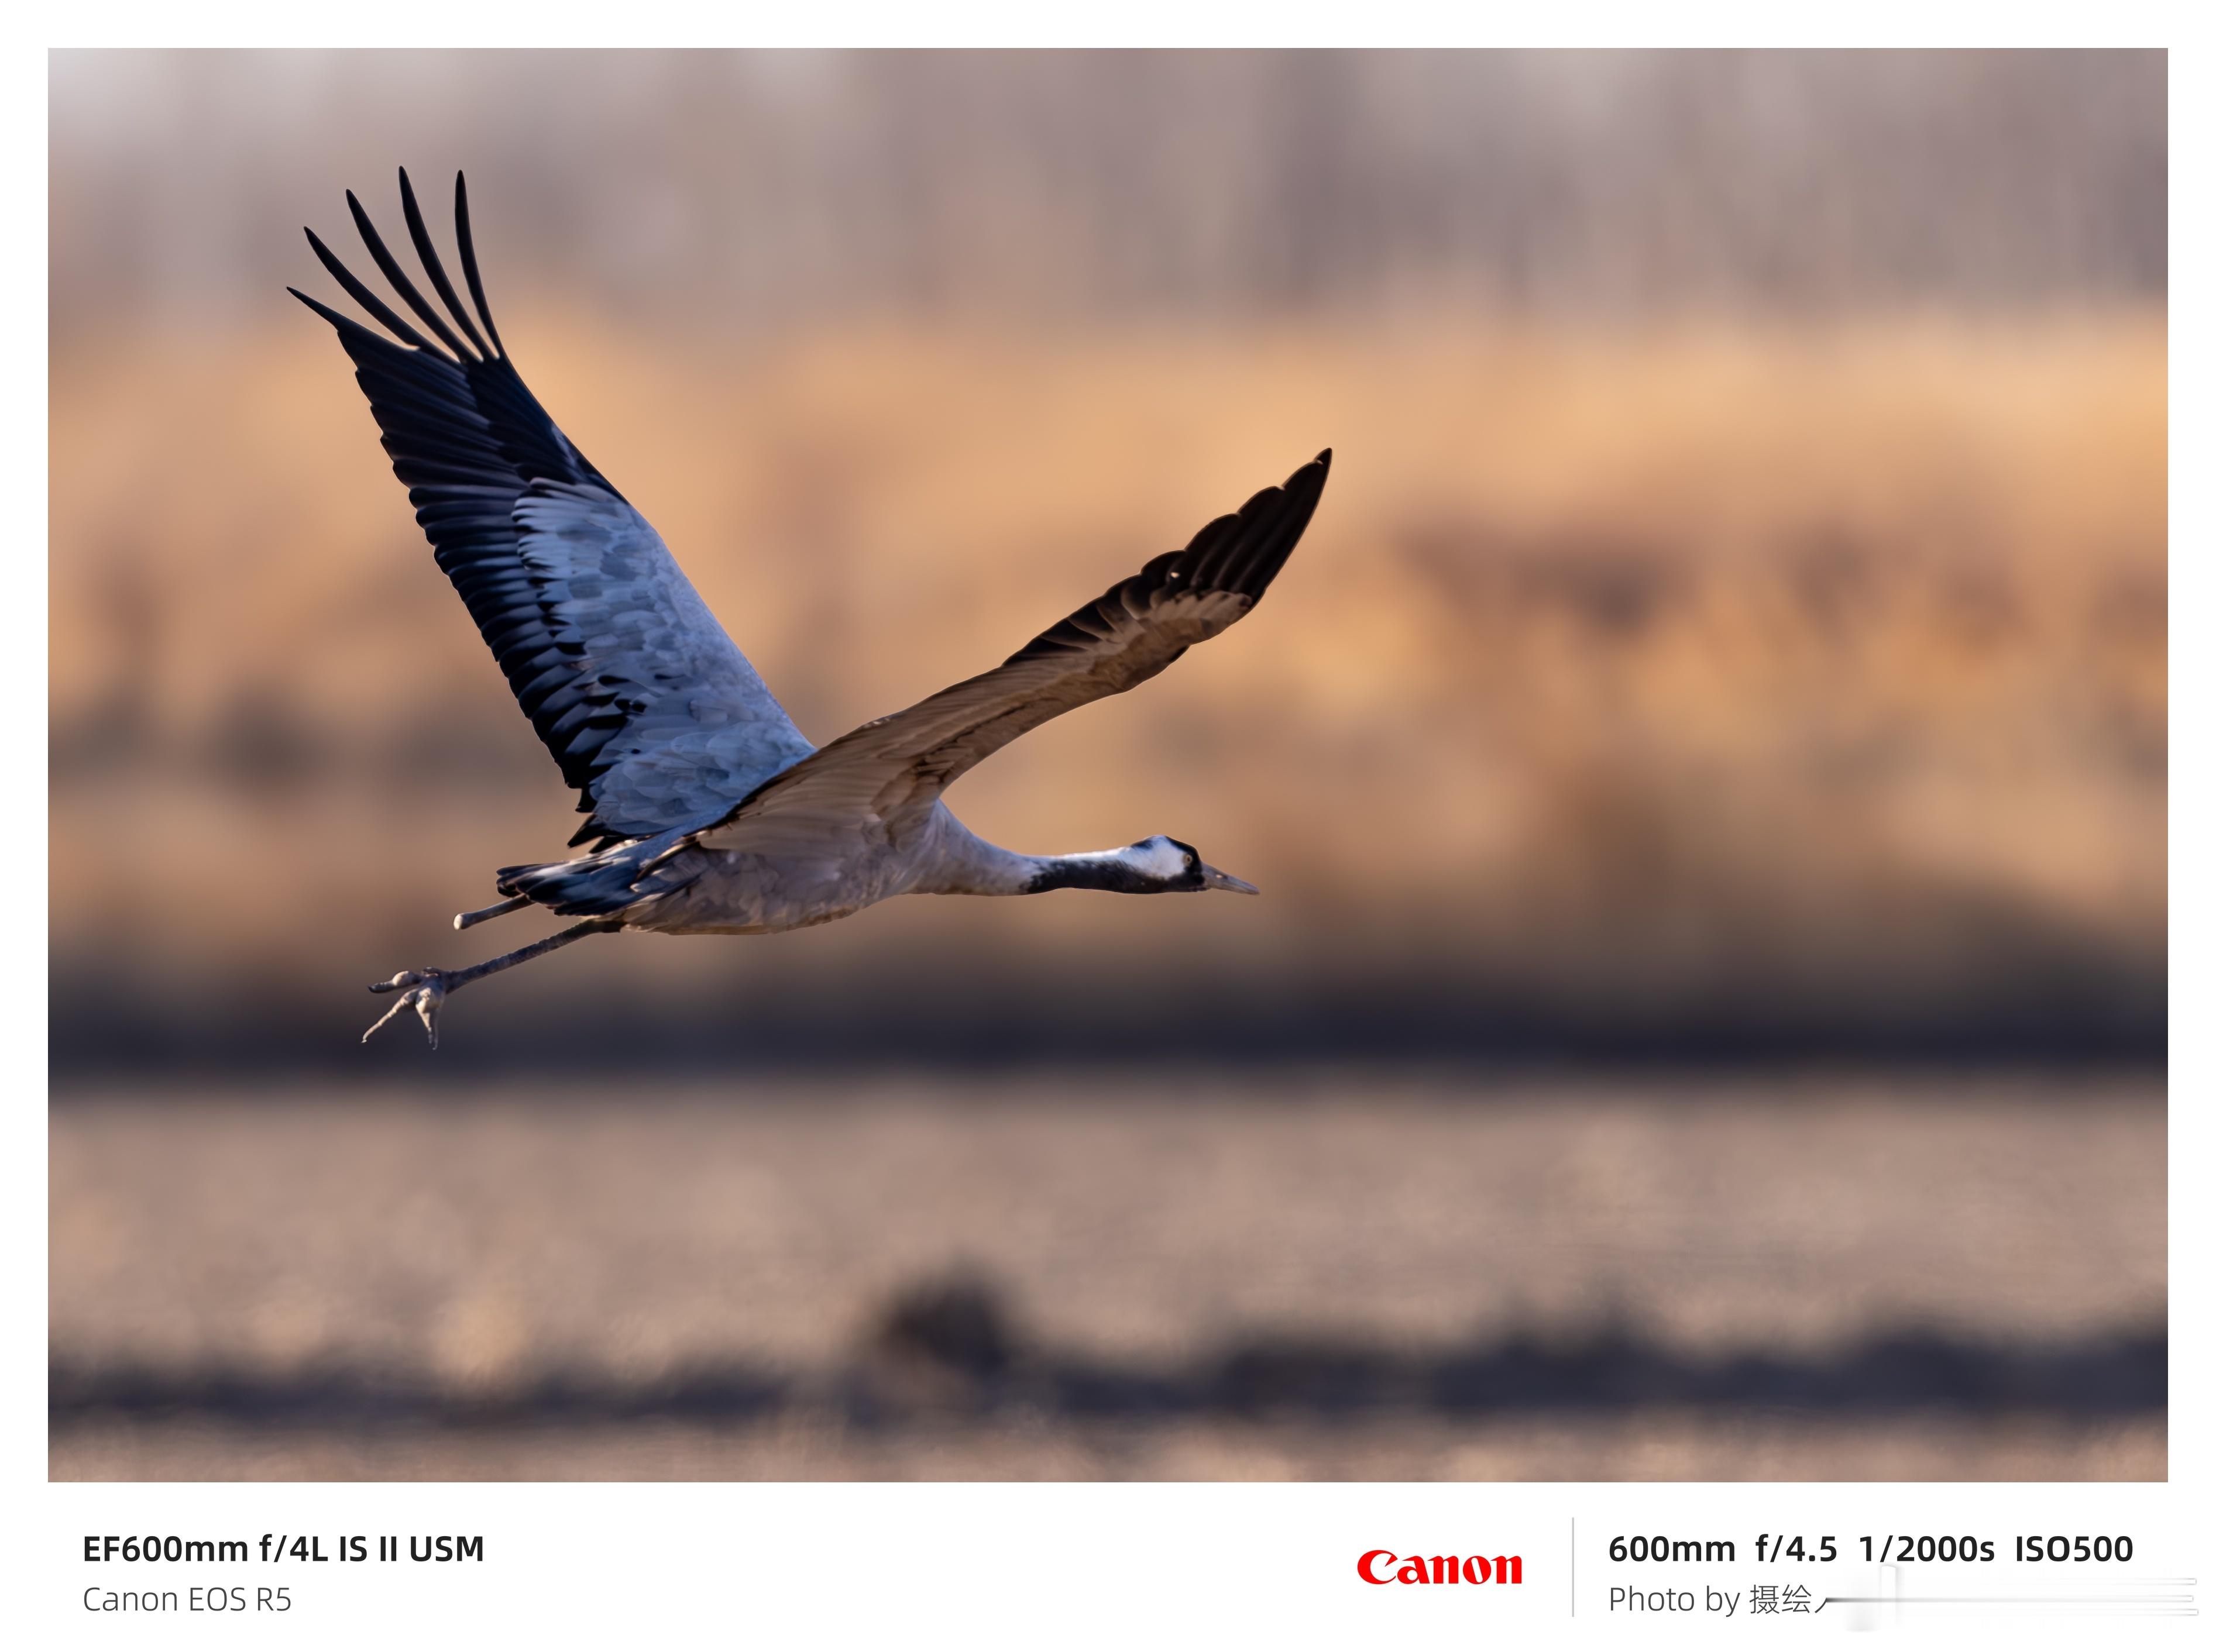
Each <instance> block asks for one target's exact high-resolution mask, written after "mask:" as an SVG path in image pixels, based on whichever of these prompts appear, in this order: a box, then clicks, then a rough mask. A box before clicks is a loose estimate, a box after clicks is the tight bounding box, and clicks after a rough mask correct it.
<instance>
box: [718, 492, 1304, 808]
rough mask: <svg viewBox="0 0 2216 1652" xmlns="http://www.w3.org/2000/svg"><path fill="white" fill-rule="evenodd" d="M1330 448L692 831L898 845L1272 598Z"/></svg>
mask: <svg viewBox="0 0 2216 1652" xmlns="http://www.w3.org/2000/svg"><path fill="white" fill-rule="evenodd" d="M1330 470H1331V450H1330V449H1328V448H1326V449H1325V450H1324V451H1322V452H1321V453H1320V454H1318V455H1317V456H1316V457H1315V458H1314V459H1313V460H1311V461H1310V462H1309V463H1308V464H1304V465H1302V467H1301V468H1300V469H1299V470H1296V471H1294V472H1293V474H1292V475H1291V476H1289V477H1287V478H1286V480H1285V484H1284V486H1283V487H1282V488H1264V489H1263V490H1262V491H1261V492H1260V493H1259V494H1255V495H1254V497H1253V498H1252V499H1250V500H1248V501H1246V504H1245V506H1243V507H1241V508H1240V511H1239V512H1238V513H1237V514H1236V515H1234V516H1219V517H1218V518H1216V520H1214V521H1213V522H1210V524H1209V525H1207V526H1206V527H1204V528H1203V529H1202V530H1201V531H1199V532H1198V533H1197V534H1195V535H1194V536H1193V539H1192V543H1191V544H1189V545H1187V546H1186V547H1185V549H1184V550H1173V551H1171V552H1169V553H1168V554H1167V555H1166V556H1157V557H1155V558H1154V561H1152V562H1148V564H1147V565H1146V566H1145V567H1144V568H1141V569H1140V570H1139V571H1138V572H1137V573H1136V574H1133V575H1132V576H1131V577H1130V579H1128V580H1124V581H1123V583H1121V584H1120V585H1117V586H1114V587H1113V588H1111V590H1109V591H1108V592H1107V593H1105V595H1103V596H1102V597H1100V598H1099V599H1098V600H1097V601H1094V602H1090V603H1087V604H1086V605H1085V606H1084V607H1082V608H1080V609H1079V610H1078V611H1076V612H1075V613H1074V614H1072V615H1071V616H1070V617H1068V619H1065V620H1063V621H1062V623H1060V624H1058V625H1056V626H1055V627H1053V628H1052V629H1050V630H1047V631H1043V632H1042V633H1040V635H1039V636H1037V637H1034V638H1033V639H1032V640H1031V642H1029V643H1028V644H1026V645H1025V647H1024V648H1021V649H1019V650H1018V651H1017V652H1016V653H1015V654H1012V655H1010V656H1009V658H1008V660H1007V662H1006V664H1004V665H1002V666H999V667H998V668H996V669H995V670H993V671H988V672H985V673H984V675H982V677H972V678H971V679H969V681H967V682H964V683H957V684H956V685H954V686H953V687H951V688H948V689H942V690H940V691H939V692H938V693H936V694H934V695H933V696H932V697H930V698H929V699H927V700H925V701H922V702H920V703H918V704H915V705H912V706H910V707H909V708H908V709H907V710H905V711H900V712H896V713H894V714H893V715H891V716H889V717H880V718H878V719H877V721H876V722H868V723H864V724H863V725H862V726H861V727H860V728H857V729H855V730H854V731H853V733H852V734H846V735H842V736H841V737H840V738H839V739H837V740H834V741H832V742H831V744H829V745H828V746H825V747H824V748H823V749H822V751H820V752H816V754H815V755H814V756H813V757H810V758H807V759H806V760H804V761H803V762H801V763H798V764H796V765H793V766H792V767H791V768H790V769H787V770H785V771H783V772H782V773H780V774H779V775H777V776H776V777H774V778H773V779H771V780H768V781H766V782H765V783H763V784H762V785H761V786H760V787H759V788H757V789H755V791H754V794H753V795H751V796H749V797H748V798H747V799H746V800H745V801H742V803H741V804H740V805H739V806H738V807H737V808H736V809H734V810H733V811H732V812H731V814H730V815H729V817H728V818H727V819H726V820H723V821H721V822H718V823H717V825H716V826H713V827H711V828H710V829H709V830H707V831H705V832H699V833H697V834H692V836H691V838H690V840H691V841H693V842H696V843H699V844H703V845H705V846H706V847H710V848H718V849H747V850H752V851H764V852H798V851H805V850H806V849H807V848H808V847H809V845H811V844H824V843H834V844H835V843H838V842H841V841H844V840H846V836H847V834H849V833H851V832H854V831H856V830H859V831H861V832H864V833H865V834H880V833H881V834H883V835H885V836H886V837H888V838H891V839H893V840H897V839H898V838H900V836H901V835H902V832H904V831H905V830H907V829H908V828H909V827H911V826H914V825H915V824H918V823H920V821H921V820H923V819H924V817H925V816H926V814H928V812H929V811H930V809H931V808H932V806H933V804H935V803H936V802H937V801H939V794H940V793H941V792H943V791H944V790H945V789H946V788H947V787H948V786H950V785H951V784H952V783H954V782H955V781H956V780H957V779H958V778H960V777H962V776H963V775H964V774H966V773H968V772H969V770H971V769H972V768H974V767H976V765H978V764H979V763H982V761H983V760H984V759H985V758H988V757H990V756H991V755H992V754H993V753H994V752H997V751H999V750H1000V748H1001V747H1002V746H1006V744H1007V743H1008V742H1009V741H1010V740H1014V739H1015V738H1016V737H1017V736H1018V735H1019V734H1027V733H1029V732H1030V731H1031V729H1034V728H1037V727H1038V726H1039V725H1040V724H1041V723H1043V722H1047V721H1048V720H1049V719H1050V718H1054V717H1058V716H1060V715H1062V713H1063V712H1065V711H1071V710H1074V709H1076V708H1077V707H1079V706H1080V705H1084V704H1086V703H1089V702H1091V701H1093V700H1099V699H1104V698H1105V697H1107V696H1109V695H1111V694H1121V693H1123V691H1125V690H1126V689H1130V688H1136V687H1137V686H1138V685H1140V684H1141V683H1143V682H1145V681H1146V680H1147V679H1148V678H1149V677H1152V676H1154V674H1155V673H1156V672H1160V671H1161V670H1162V669H1163V668H1164V667H1165V666H1168V665H1169V664H1170V663H1171V661H1173V660H1175V659H1176V658H1177V657H1178V656H1179V654H1183V653H1184V652H1185V650H1186V649H1187V648H1191V646H1192V645H1193V644H1194V643H1196V642H1206V641H1207V640H1208V639H1209V638H1210V637H1211V636H1216V633H1218V632H1219V631H1222V630H1225V629H1228V628H1229V627H1231V626H1232V625H1234V624H1235V623H1237V622H1238V621H1239V619H1240V617H1242V616H1244V615H1245V614H1246V612H1247V611H1248V610H1250V609H1251V608H1253V606H1254V605H1255V604H1256V603H1258V602H1259V601H1260V600H1261V599H1262V593H1264V592H1265V591H1266V590H1268V589H1269V586H1270V581H1271V580H1273V579H1275V578H1276V577H1277V570H1278V569H1279V568H1283V566H1284V565H1285V559H1286V558H1287V557H1288V556H1291V555H1292V554H1293V547H1294V546H1295V545H1296V544H1298V543H1299V542H1300V537H1301V534H1302V531H1303V530H1305V529H1306V528H1307V526H1308V519H1309V518H1310V517H1311V516H1313V515H1314V513H1315V507H1316V501H1317V500H1318V499H1319V498H1320V497H1321V496H1322V494H1323V484H1324V478H1325V476H1327V474H1328V473H1329V471H1330Z"/></svg>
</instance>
